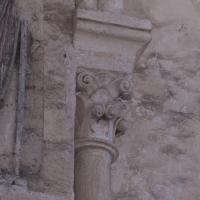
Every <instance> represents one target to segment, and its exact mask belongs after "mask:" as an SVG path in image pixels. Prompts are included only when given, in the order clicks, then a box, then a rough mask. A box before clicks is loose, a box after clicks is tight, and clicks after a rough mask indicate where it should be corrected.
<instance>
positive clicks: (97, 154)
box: [75, 147, 112, 200]
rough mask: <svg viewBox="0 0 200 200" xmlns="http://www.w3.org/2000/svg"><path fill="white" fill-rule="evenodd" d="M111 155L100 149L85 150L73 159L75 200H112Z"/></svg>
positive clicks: (90, 148)
mask: <svg viewBox="0 0 200 200" xmlns="http://www.w3.org/2000/svg"><path fill="white" fill-rule="evenodd" d="M110 166H111V155H110V153H109V152H108V151H106V150H104V149H101V148H93V147H89V148H85V149H82V150H80V151H78V152H77V153H76V157H75V194H76V198H75V200H112V193H111V188H110V185H111V184H110V183H111V177H110Z"/></svg>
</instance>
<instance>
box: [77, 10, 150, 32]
mask: <svg viewBox="0 0 200 200" xmlns="http://www.w3.org/2000/svg"><path fill="white" fill-rule="evenodd" d="M76 17H77V19H80V20H86V21H87V20H90V21H94V22H98V23H103V24H110V25H116V26H121V27H124V28H125V27H126V28H129V29H134V30H143V31H151V30H152V24H151V22H150V21H149V20H141V19H136V18H133V17H129V16H124V15H121V14H114V13H109V12H100V11H88V10H84V9H78V10H77V16H76Z"/></svg>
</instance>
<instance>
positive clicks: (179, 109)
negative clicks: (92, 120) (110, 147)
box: [112, 0, 200, 200]
mask: <svg viewBox="0 0 200 200" xmlns="http://www.w3.org/2000/svg"><path fill="white" fill-rule="evenodd" d="M126 2H127V3H128V1H126ZM134 2H135V3H137V4H140V7H138V8H141V10H143V13H145V14H146V16H148V17H149V18H150V19H151V20H152V22H153V24H154V26H153V33H152V42H151V43H150V45H149V47H148V48H147V50H146V51H145V54H144V55H143V57H142V58H141V59H140V62H139V64H138V65H137V66H136V69H135V72H134V74H133V77H134V86H135V88H134V97H133V99H132V112H130V114H129V118H130V121H131V122H132V128H131V129H130V130H129V132H128V135H129V136H128V137H124V138H121V141H120V142H119V143H118V144H119V147H120V149H119V152H120V154H119V155H120V157H119V160H118V163H116V164H115V166H113V171H112V173H113V176H112V178H113V190H114V191H115V198H116V199H120V200H129V199H145V200H146V199H147V200H160V199H162V200H172V199H176V200H179V199H184V200H187V199H195V200H196V199H198V198H199V195H200V194H199V190H198V188H199V186H200V182H199V178H198V176H197V174H199V169H198V165H199V159H200V157H199V153H198V152H199V145H197V144H198V143H199V139H200V138H199V134H198V133H199V131H200V126H199V119H200V118H199V116H200V110H199V98H200V96H199V86H200V81H199V80H200V79H199V60H198V57H199V56H198V54H199V53H198V52H199V50H198V49H199V45H198V44H199V28H197V27H199V19H198V17H197V15H198V12H196V11H197V10H198V7H197V1H196V2H194V1H178V0H177V1H165V2H160V1H156V0H152V1H141V2H139V1H138V2H136V1H134ZM132 3H133V2H132ZM142 3H143V4H142ZM192 3H193V4H194V5H195V6H193V5H192ZM130 4H131V2H130V1H129V5H130ZM166 8H168V9H166ZM136 9H137V8H136ZM195 10H196V11H195ZM128 13H129V14H135V13H137V10H136V11H135V12H132V13H131V12H130V10H129V12H128ZM140 13H141V17H142V12H141V11H140Z"/></svg>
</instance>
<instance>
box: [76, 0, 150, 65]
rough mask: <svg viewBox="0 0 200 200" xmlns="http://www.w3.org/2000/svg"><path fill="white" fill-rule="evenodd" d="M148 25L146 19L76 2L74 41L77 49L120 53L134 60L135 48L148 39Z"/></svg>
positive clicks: (139, 47)
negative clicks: (96, 8)
mask: <svg viewBox="0 0 200 200" xmlns="http://www.w3.org/2000/svg"><path fill="white" fill-rule="evenodd" d="M106 1H107V0H106ZM91 2H93V1H91ZM108 2H109V1H108ZM151 29H152V25H151V22H150V21H149V20H145V19H144V20H141V19H137V18H133V17H129V16H125V15H123V14H122V13H120V12H117V13H116V12H114V13H113V12H110V11H108V10H95V9H86V8H84V7H82V6H79V7H77V11H76V15H75V19H74V34H73V43H74V47H75V48H76V49H80V50H86V51H93V52H104V53H108V54H113V55H122V56H124V57H127V58H129V59H132V60H133V62H134V60H135V58H136V55H137V54H138V52H139V51H140V50H141V49H143V48H144V47H145V46H146V44H147V43H148V42H150V41H151V35H150V32H151Z"/></svg>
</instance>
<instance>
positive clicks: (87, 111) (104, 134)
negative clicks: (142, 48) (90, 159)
mask: <svg viewBox="0 0 200 200" xmlns="http://www.w3.org/2000/svg"><path fill="white" fill-rule="evenodd" d="M76 81H77V109H76V135H75V139H76V140H75V141H76V143H77V145H76V148H80V142H77V141H80V140H81V141H82V140H83V139H84V140H87V139H88V140H89V141H90V142H89V143H90V145H91V141H94V143H95V145H97V143H98V144H99V142H97V141H101V145H102V143H104V145H103V146H106V145H107V146H108V144H110V145H111V146H112V144H114V140H115V137H116V136H121V135H123V134H124V133H125V131H126V128H127V122H126V120H125V113H126V110H127V103H128V101H129V100H130V98H131V95H132V83H131V78H130V77H129V76H128V75H127V74H124V73H122V74H121V73H120V74H119V73H115V72H109V71H91V70H90V71H89V70H87V69H83V68H81V69H79V71H78V72H77V78H76ZM81 144H83V143H81ZM81 146H83V145H81ZM84 146H88V145H87V143H85V142H84ZM97 146H99V145H97ZM99 147H100V146H99ZM112 147H113V146H112ZM112 147H109V148H112ZM101 148H102V147H101ZM109 148H107V150H109ZM113 151H114V152H116V150H112V151H110V152H111V154H112V155H113V154H115V155H116V154H117V153H113ZM114 157H115V156H114Z"/></svg>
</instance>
